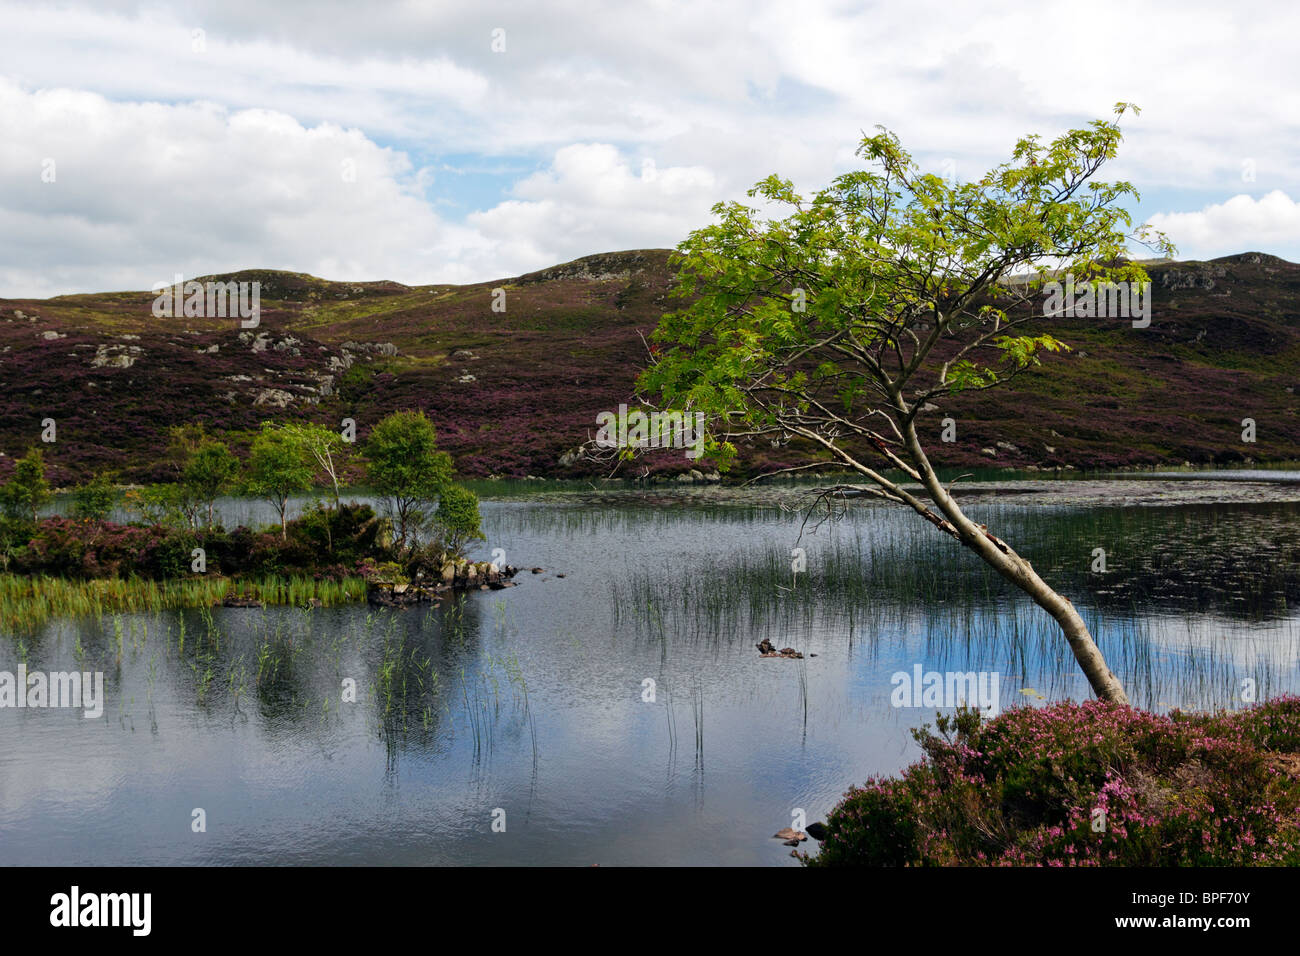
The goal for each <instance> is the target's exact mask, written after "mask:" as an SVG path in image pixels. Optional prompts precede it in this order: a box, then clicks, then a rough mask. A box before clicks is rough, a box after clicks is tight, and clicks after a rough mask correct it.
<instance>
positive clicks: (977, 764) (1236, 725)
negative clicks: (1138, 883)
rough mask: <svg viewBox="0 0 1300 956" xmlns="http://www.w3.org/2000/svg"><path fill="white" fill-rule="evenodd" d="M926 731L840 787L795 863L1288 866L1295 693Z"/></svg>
mask: <svg viewBox="0 0 1300 956" xmlns="http://www.w3.org/2000/svg"><path fill="white" fill-rule="evenodd" d="M938 730H939V734H938V735H936V734H934V733H931V732H930V730H929V728H928V727H924V728H922V729H920V730H918V731H915V732H914V734H915V736H916V738H917V740H918V742H919V743H920V744H921V747H922V750H923V752H924V754H925V756H924V759H923V760H922V761H921V762H919V763H917V764H914V765H912V766H911V767H909V768H908V769H907V770H906V771H904V772H903V774H902V776H901V777H900V778H896V779H889V780H876V779H873V780H870V781H868V782H867V784H866V786H864V787H861V788H854V789H853V790H851V791H849V793H848V794H846V795H845V797H844V799H843V801H841V803H840V804H839V805H838V806H837V807H836V808H835V809H834V810H833V811H832V812H831V814H830V816H829V817H828V818H827V836H826V840H825V842H824V844H823V846H822V849H821V853H820V855H818V856H817V857H816V858H811V859H810V858H807V857H805V862H807V863H808V864H809V865H817V866H833V865H852V864H858V865H869V866H899V865H922V866H925V865H972V864H981V865H983V864H987V865H1003V866H1008V865H1009V866H1040V865H1041V866H1062V865H1083V866H1243V865H1261V864H1265V865H1288V866H1294V865H1297V864H1300V756H1297V754H1298V752H1300V697H1282V698H1278V699H1276V700H1273V701H1269V702H1267V703H1264V704H1260V705H1258V706H1256V707H1253V708H1250V709H1248V710H1242V711H1232V712H1224V713H1219V714H1212V715H1204V714H1201V715H1189V714H1182V713H1179V712H1175V713H1173V714H1171V715H1169V716H1160V715H1157V714H1151V713H1147V712H1145V711H1141V710H1136V709H1134V708H1131V707H1121V706H1115V705H1111V704H1106V703H1103V702H1101V701H1090V702H1088V703H1084V704H1073V703H1064V704H1058V705H1054V706H1051V707H1043V708H1033V707H1020V708H1015V709H1013V710H1010V711H1007V712H1006V713H1004V714H1002V715H1001V716H999V717H997V718H995V719H993V720H991V721H987V722H984V721H981V720H980V718H979V716H978V715H977V714H975V713H973V712H963V713H960V714H959V716H958V717H957V718H945V717H940V718H939V720H938ZM1099 823H1100V825H1098V824H1099Z"/></svg>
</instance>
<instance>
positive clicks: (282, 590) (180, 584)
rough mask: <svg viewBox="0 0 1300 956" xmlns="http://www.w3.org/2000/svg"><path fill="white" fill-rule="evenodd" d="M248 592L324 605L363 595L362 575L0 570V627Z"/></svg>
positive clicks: (201, 602) (214, 600)
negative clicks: (154, 577)
mask: <svg viewBox="0 0 1300 956" xmlns="http://www.w3.org/2000/svg"><path fill="white" fill-rule="evenodd" d="M231 593H237V594H249V595H251V596H254V597H257V598H258V600H260V601H262V602H263V603H266V604H307V603H309V602H310V601H311V600H312V599H313V598H314V599H316V600H318V601H320V602H321V604H322V605H324V606H327V607H329V606H333V605H337V604H344V603H347V602H350V601H359V600H362V599H364V598H365V594H366V585H365V581H364V580H363V579H362V578H359V577H358V578H346V579H344V580H343V581H317V580H315V579H313V578H308V577H269V578H263V579H259V580H253V581H248V582H238V583H237V582H234V581H232V580H231V579H229V578H220V577H193V578H177V579H173V580H168V581H151V580H146V579H144V578H103V579H94V580H89V581H81V580H71V579H67V578H55V577H46V576H43V575H42V576H34V577H29V576H26V575H19V574H0V630H5V631H8V632H11V633H14V632H18V631H22V630H31V629H33V628H36V627H39V626H41V625H43V624H45V623H46V622H47V621H49V620H50V619H51V618H58V617H96V618H100V617H103V616H104V615H105V614H140V613H146V612H155V613H156V612H158V611H163V610H173V609H181V608H200V607H201V608H208V607H211V606H212V605H214V604H219V603H220V602H221V601H222V600H223V599H224V598H225V597H226V596H227V595H228V594H231Z"/></svg>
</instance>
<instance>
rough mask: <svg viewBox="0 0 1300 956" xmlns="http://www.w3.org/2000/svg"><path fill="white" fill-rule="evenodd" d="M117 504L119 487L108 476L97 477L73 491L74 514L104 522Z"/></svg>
mask: <svg viewBox="0 0 1300 956" xmlns="http://www.w3.org/2000/svg"><path fill="white" fill-rule="evenodd" d="M116 504H117V486H116V485H115V484H113V481H112V479H111V478H110V477H109V476H108V475H96V476H95V477H94V478H92V479H90V481H87V482H84V483H83V484H80V485H78V486H77V487H76V488H74V489H73V490H72V514H73V516H74V517H77V518H86V519H89V520H92V521H103V520H104V519H105V518H107V517H108V513H109V512H110V511H112V510H113V507H114V505H116Z"/></svg>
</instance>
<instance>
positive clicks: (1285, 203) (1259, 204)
mask: <svg viewBox="0 0 1300 956" xmlns="http://www.w3.org/2000/svg"><path fill="white" fill-rule="evenodd" d="M1148 222H1149V223H1150V225H1152V226H1154V227H1155V228H1157V229H1159V230H1161V231H1163V232H1164V233H1166V234H1167V235H1168V236H1169V238H1170V239H1171V240H1172V241H1173V243H1174V245H1175V246H1177V247H1178V257H1179V258H1180V259H1213V258H1216V257H1218V256H1225V255H1231V254H1233V253H1237V252H1247V251H1266V250H1268V249H1269V248H1276V247H1280V246H1286V247H1294V246H1295V244H1296V243H1297V242H1300V203H1297V202H1296V201H1295V200H1294V199H1292V198H1291V197H1290V196H1288V195H1287V194H1286V193H1284V192H1282V190H1280V189H1275V190H1273V191H1272V192H1270V193H1268V194H1267V195H1265V196H1261V197H1260V198H1258V199H1255V198H1253V197H1251V196H1247V195H1245V194H1244V193H1242V194H1240V195H1237V196H1233V197H1232V198H1231V199H1229V200H1228V201H1227V202H1222V203H1215V204H1213V205H1210V206H1206V207H1205V208H1204V209H1202V210H1200V211H1199V212H1173V213H1157V214H1156V215H1154V216H1152V217H1151V218H1150V219H1149V220H1148Z"/></svg>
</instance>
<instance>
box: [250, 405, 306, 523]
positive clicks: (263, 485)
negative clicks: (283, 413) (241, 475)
mask: <svg viewBox="0 0 1300 956" xmlns="http://www.w3.org/2000/svg"><path fill="white" fill-rule="evenodd" d="M312 464H313V463H312V461H311V459H310V458H309V456H308V455H307V453H306V451H305V450H304V449H303V447H302V443H301V442H299V441H297V440H295V439H294V438H293V437H292V436H291V435H290V434H289V433H288V432H286V431H285V430H284V429H283V428H280V427H279V426H277V425H276V424H275V423H273V422H263V423H262V430H261V431H260V432H258V434H257V437H256V438H254V439H253V444H252V446H251V447H250V448H249V452H248V490H249V491H250V492H251V493H252V494H254V495H256V496H257V497H259V498H263V499H265V500H267V501H269V502H271V504H272V505H273V506H274V507H275V510H276V512H277V513H278V514H279V515H280V537H281V539H287V538H288V537H289V532H288V520H287V515H286V512H287V509H288V506H289V497H290V496H291V495H294V494H297V493H298V492H301V491H307V490H308V489H309V488H311V479H312V474H313V472H314V468H313V467H312Z"/></svg>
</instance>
